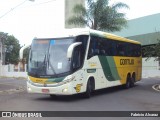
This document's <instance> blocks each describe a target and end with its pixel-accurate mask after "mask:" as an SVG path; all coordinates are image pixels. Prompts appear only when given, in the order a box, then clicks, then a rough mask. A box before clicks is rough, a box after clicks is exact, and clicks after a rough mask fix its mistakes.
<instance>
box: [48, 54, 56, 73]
mask: <svg viewBox="0 0 160 120" xmlns="http://www.w3.org/2000/svg"><path fill="white" fill-rule="evenodd" d="M47 63H48V67H49V66H51V69H52V71H53V73H54V75H55V76H57V73H56V72H55V70H54V67H53V65H52V64H51V62H50V53H48V61H47Z"/></svg>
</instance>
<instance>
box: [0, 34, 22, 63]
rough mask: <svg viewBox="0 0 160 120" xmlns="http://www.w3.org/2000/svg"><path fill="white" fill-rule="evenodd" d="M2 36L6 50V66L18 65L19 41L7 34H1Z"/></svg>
mask: <svg viewBox="0 0 160 120" xmlns="http://www.w3.org/2000/svg"><path fill="white" fill-rule="evenodd" d="M0 36H3V38H4V40H3V41H4V45H5V48H6V50H5V53H6V55H5V64H9V63H11V64H17V63H18V58H19V50H20V44H19V41H18V40H17V39H16V38H15V37H14V36H13V35H8V34H7V33H3V32H1V33H0Z"/></svg>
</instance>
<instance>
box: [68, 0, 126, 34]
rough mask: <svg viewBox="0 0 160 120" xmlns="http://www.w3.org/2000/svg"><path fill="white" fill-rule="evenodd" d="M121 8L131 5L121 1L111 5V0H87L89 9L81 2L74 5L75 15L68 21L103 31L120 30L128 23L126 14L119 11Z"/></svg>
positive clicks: (71, 23)
mask: <svg viewBox="0 0 160 120" xmlns="http://www.w3.org/2000/svg"><path fill="white" fill-rule="evenodd" d="M121 8H129V7H128V6H127V5H126V4H124V3H121V2H118V3H116V4H113V5H110V6H109V0H97V1H95V0H87V9H86V8H85V7H84V6H83V5H81V4H78V5H76V6H74V8H73V13H74V15H73V16H71V17H70V18H69V19H68V21H67V23H68V24H70V25H76V26H79V27H82V26H88V27H89V28H91V29H96V30H102V31H120V30H121V29H122V28H123V27H126V23H127V20H126V19H125V14H124V13H120V12H118V11H119V10H120V9H121Z"/></svg>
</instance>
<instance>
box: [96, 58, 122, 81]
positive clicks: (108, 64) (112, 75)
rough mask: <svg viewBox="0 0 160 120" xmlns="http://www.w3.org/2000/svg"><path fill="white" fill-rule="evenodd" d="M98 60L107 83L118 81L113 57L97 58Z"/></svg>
mask: <svg viewBox="0 0 160 120" xmlns="http://www.w3.org/2000/svg"><path fill="white" fill-rule="evenodd" d="M98 58H99V61H100V63H101V66H102V69H103V72H104V75H105V77H106V79H107V80H109V81H115V80H120V77H119V74H118V71H117V69H116V64H115V61H114V59H113V57H110V56H108V57H106V56H98Z"/></svg>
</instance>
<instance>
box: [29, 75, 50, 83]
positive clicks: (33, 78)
mask: <svg viewBox="0 0 160 120" xmlns="http://www.w3.org/2000/svg"><path fill="white" fill-rule="evenodd" d="M29 79H30V80H31V81H32V82H34V83H42V84H44V83H46V81H47V80H48V78H35V77H31V76H29Z"/></svg>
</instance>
